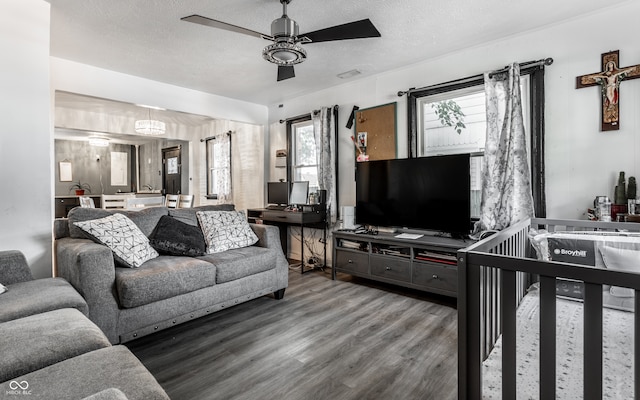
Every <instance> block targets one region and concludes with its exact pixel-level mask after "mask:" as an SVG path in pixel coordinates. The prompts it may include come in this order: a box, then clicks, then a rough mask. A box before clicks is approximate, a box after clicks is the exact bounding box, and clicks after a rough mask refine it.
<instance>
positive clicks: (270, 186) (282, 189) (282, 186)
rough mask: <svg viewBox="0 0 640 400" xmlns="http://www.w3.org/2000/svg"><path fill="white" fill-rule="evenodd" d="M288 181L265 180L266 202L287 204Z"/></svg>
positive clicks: (280, 204)
mask: <svg viewBox="0 0 640 400" xmlns="http://www.w3.org/2000/svg"><path fill="white" fill-rule="evenodd" d="M290 186H291V184H290V183H289V182H267V203H269V204H274V205H279V206H287V205H289V188H290Z"/></svg>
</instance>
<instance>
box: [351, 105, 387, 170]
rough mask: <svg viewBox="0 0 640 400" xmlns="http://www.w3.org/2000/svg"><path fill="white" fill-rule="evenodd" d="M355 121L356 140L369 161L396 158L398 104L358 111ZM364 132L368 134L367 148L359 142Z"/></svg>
mask: <svg viewBox="0 0 640 400" xmlns="http://www.w3.org/2000/svg"><path fill="white" fill-rule="evenodd" d="M355 120H356V123H355V133H354V138H355V139H356V140H357V141H358V144H359V145H360V148H361V149H362V150H363V151H364V153H365V154H366V155H368V156H369V160H390V159H394V158H396V156H397V154H396V103H389V104H384V105H380V106H376V107H371V108H366V109H362V110H358V111H356V115H355ZM363 132H366V146H362V142H361V141H359V139H361V136H362V135H361V134H362V133H363ZM357 155H358V151H356V156H357Z"/></svg>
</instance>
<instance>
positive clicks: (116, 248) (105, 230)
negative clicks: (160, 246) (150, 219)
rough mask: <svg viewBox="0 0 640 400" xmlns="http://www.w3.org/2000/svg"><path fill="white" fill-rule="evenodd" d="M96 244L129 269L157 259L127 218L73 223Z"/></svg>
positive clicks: (136, 228) (156, 254) (147, 243)
mask: <svg viewBox="0 0 640 400" xmlns="http://www.w3.org/2000/svg"><path fill="white" fill-rule="evenodd" d="M75 225H76V226H78V227H80V228H81V229H82V230H84V231H85V232H87V233H89V234H90V235H91V236H92V238H94V240H96V241H97V242H98V243H101V244H104V245H105V246H107V247H108V248H110V249H111V251H113V255H114V258H115V260H116V261H118V262H119V263H121V264H124V265H125V266H127V267H129V268H138V267H139V266H141V265H142V264H143V263H144V262H146V261H148V260H151V259H153V258H156V257H158V252H157V251H156V250H155V249H154V248H153V247H151V244H149V239H148V238H147V237H146V236H145V235H144V234H143V233H142V231H141V230H140V228H138V227H137V226H136V224H134V223H133V221H131V220H130V219H129V218H128V217H126V216H125V215H123V214H113V215H109V216H106V217H104V218H99V219H92V220H89V221H81V222H75Z"/></svg>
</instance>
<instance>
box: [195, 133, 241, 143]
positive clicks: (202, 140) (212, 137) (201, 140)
mask: <svg viewBox="0 0 640 400" xmlns="http://www.w3.org/2000/svg"><path fill="white" fill-rule="evenodd" d="M225 133H226V134H227V135H228V136H231V134H232V133H233V132H232V131H229V132H225ZM215 138H216V137H215V136H209V137H206V138H204V139H200V142H206V141H207V140H211V139H215Z"/></svg>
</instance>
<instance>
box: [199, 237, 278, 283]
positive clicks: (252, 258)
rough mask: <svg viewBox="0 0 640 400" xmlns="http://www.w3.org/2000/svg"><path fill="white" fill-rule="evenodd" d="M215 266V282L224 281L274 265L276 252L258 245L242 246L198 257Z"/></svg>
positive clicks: (262, 270)
mask: <svg viewBox="0 0 640 400" xmlns="http://www.w3.org/2000/svg"><path fill="white" fill-rule="evenodd" d="M198 258H199V259H201V260H206V261H208V262H210V263H211V264H213V265H215V266H216V282H217V283H224V282H229V281H233V280H236V279H240V278H244V277H246V276H249V275H254V274H257V273H259V272H264V271H268V270H270V269H273V268H275V267H276V264H277V261H276V259H277V252H276V250H274V249H267V248H264V247H258V246H249V247H242V248H240V249H233V250H227V251H225V252H222V253H215V254H207V255H205V256H202V257H198Z"/></svg>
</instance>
